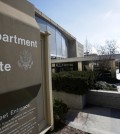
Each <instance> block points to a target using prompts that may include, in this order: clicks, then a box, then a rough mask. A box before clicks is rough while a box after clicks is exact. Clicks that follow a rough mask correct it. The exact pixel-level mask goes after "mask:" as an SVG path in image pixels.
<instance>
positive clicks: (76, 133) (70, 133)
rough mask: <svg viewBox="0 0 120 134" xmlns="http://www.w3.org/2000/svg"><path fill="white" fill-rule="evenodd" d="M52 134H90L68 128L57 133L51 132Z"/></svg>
mask: <svg viewBox="0 0 120 134" xmlns="http://www.w3.org/2000/svg"><path fill="white" fill-rule="evenodd" d="M50 134H88V133H86V132H82V131H80V130H78V129H75V128H72V127H69V126H66V127H64V128H63V129H62V130H59V131H57V132H51V133H50Z"/></svg>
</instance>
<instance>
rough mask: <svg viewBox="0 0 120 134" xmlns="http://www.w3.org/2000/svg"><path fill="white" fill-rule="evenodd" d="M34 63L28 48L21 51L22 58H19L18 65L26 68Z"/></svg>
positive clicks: (29, 67)
mask: <svg viewBox="0 0 120 134" xmlns="http://www.w3.org/2000/svg"><path fill="white" fill-rule="evenodd" d="M32 65H33V60H32V54H31V53H30V52H29V51H28V50H23V51H22V52H21V53H20V59H19V60H18V66H19V67H20V68H23V69H24V70H28V69H31V67H32Z"/></svg>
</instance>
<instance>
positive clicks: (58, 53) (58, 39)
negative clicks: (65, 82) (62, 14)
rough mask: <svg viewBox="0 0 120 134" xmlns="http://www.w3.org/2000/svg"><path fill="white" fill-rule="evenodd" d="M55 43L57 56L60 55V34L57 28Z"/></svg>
mask: <svg viewBox="0 0 120 134" xmlns="http://www.w3.org/2000/svg"><path fill="white" fill-rule="evenodd" d="M56 44H57V57H62V36H61V33H60V32H59V31H58V30H56Z"/></svg>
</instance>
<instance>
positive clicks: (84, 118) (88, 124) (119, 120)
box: [66, 106, 120, 134]
mask: <svg viewBox="0 0 120 134" xmlns="http://www.w3.org/2000/svg"><path fill="white" fill-rule="evenodd" d="M66 119H67V123H68V126H71V127H73V128H77V129H80V130H83V131H85V132H89V133H91V134H120V110H117V109H111V108H102V107H96V106H89V107H86V108H85V109H84V110H81V111H80V110H73V109H71V110H69V112H68V113H67V115H66Z"/></svg>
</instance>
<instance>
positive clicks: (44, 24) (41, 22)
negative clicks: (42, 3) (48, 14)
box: [35, 16, 47, 32]
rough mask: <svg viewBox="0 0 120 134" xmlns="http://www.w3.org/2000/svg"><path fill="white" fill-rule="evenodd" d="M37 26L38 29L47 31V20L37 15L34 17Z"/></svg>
mask: <svg viewBox="0 0 120 134" xmlns="http://www.w3.org/2000/svg"><path fill="white" fill-rule="evenodd" d="M35 19H36V21H37V23H38V25H39V27H40V31H42V32H45V31H47V22H46V21H44V20H42V19H41V18H38V17H37V16H36V17H35Z"/></svg>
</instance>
